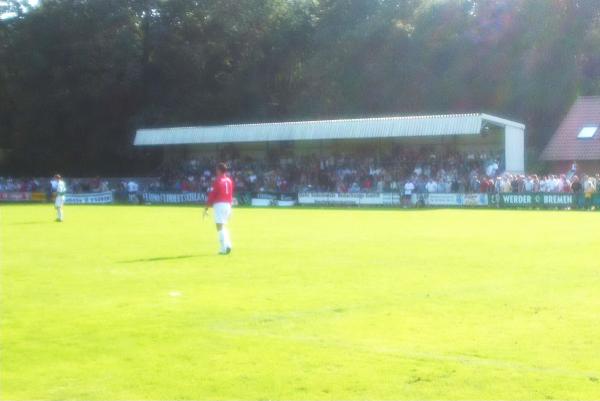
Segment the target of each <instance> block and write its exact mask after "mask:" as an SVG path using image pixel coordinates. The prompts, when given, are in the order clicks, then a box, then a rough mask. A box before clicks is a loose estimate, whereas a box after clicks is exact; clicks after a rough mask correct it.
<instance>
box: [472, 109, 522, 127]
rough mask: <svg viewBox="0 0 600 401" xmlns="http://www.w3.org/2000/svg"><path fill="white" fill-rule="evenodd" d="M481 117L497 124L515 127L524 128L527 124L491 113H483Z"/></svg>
mask: <svg viewBox="0 0 600 401" xmlns="http://www.w3.org/2000/svg"><path fill="white" fill-rule="evenodd" d="M481 118H482V119H484V120H487V121H491V122H494V123H497V124H501V125H505V126H509V127H514V128H519V129H522V130H524V129H525V124H523V123H519V122H516V121H512V120H507V119H506V118H502V117H497V116H493V115H491V114H486V113H481Z"/></svg>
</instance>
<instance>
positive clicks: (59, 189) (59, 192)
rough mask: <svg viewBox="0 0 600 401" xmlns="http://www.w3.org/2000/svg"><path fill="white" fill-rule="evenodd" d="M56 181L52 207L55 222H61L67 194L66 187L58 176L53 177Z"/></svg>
mask: <svg viewBox="0 0 600 401" xmlns="http://www.w3.org/2000/svg"><path fill="white" fill-rule="evenodd" d="M54 180H55V181H56V199H55V201H54V207H55V208H56V221H58V222H62V221H63V217H64V215H63V205H64V204H65V194H66V193H67V185H66V184H65V182H64V181H63V179H62V177H61V176H60V174H56V175H55V176H54Z"/></svg>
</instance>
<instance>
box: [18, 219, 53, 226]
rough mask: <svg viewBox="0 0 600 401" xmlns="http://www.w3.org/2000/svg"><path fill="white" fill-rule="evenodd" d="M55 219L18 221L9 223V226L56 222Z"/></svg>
mask: <svg viewBox="0 0 600 401" xmlns="http://www.w3.org/2000/svg"><path fill="white" fill-rule="evenodd" d="M55 223H56V221H54V220H40V221H19V222H16V223H9V224H7V225H9V226H24V225H32V224H55Z"/></svg>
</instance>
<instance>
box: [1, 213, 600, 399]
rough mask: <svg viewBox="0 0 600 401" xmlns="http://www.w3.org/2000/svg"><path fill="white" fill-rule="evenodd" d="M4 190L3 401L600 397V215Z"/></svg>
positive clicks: (2, 215)
mask: <svg viewBox="0 0 600 401" xmlns="http://www.w3.org/2000/svg"><path fill="white" fill-rule="evenodd" d="M53 218H54V211H53V208H52V207H51V206H47V205H37V206H29V205H11V206H5V205H3V206H0V219H1V221H0V224H1V231H0V235H1V237H0V244H1V248H0V256H1V258H2V259H1V263H2V264H1V276H0V278H1V284H0V285H1V287H0V288H1V293H0V295H1V298H0V319H1V320H0V323H1V326H0V329H1V332H0V333H1V334H0V346H1V349H0V398H2V399H18V400H20V399H44V400H45V399H92V400H100V399H102V400H124V399H134V400H142V399H148V400H150V399H151V400H161V399H242V400H246V399H287V400H306V399H344V400H354V399H461V400H462V399H510V400H512V399H535V400H540V399H557V398H558V399H598V398H600V356H599V355H600V354H599V352H600V314H599V311H600V257H599V255H600V252H599V251H600V236H599V234H598V233H599V228H600V213H581V212H541V211H538V212H525V211H493V210H470V211H469V210H431V211H392V210H389V211H386V210H381V211H376V210H300V209H299V210H274V209H265V210H256V209H237V210H235V212H234V218H233V220H232V224H231V232H232V238H233V241H234V246H235V248H234V253H233V254H232V255H230V256H217V255H216V252H217V240H216V234H215V232H214V227H213V224H212V223H211V222H209V221H208V220H207V221H205V222H202V220H201V210H200V209H199V208H191V207H153V206H150V207H128V206H123V207H120V206H108V207H104V206H78V207H76V206H68V207H67V208H66V222H65V223H62V224H59V223H54V222H53Z"/></svg>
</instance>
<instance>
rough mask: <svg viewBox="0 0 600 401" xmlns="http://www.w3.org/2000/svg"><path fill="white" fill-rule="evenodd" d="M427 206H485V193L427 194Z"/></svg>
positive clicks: (486, 199) (486, 196) (486, 202)
mask: <svg viewBox="0 0 600 401" xmlns="http://www.w3.org/2000/svg"><path fill="white" fill-rule="evenodd" d="M425 203H426V205H428V206H487V205H488V203H489V199H488V195H487V194H436V193H433V194H427V197H426V202H425Z"/></svg>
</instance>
